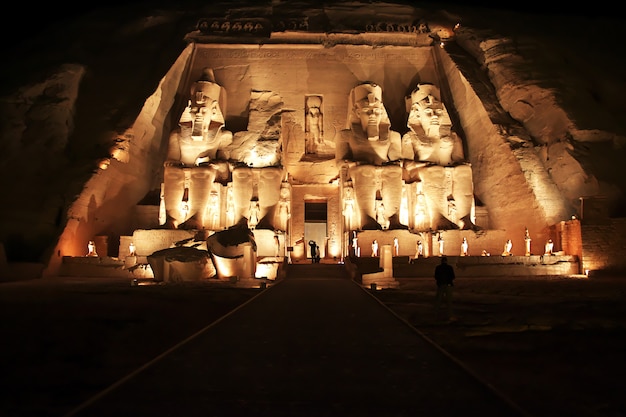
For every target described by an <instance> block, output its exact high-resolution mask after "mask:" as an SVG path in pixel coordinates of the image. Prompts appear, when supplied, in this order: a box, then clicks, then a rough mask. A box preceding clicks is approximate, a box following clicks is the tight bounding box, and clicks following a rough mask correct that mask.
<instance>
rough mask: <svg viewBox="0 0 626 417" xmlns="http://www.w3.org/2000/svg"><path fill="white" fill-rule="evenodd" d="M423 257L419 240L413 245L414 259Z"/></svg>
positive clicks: (422, 247)
mask: <svg viewBox="0 0 626 417" xmlns="http://www.w3.org/2000/svg"><path fill="white" fill-rule="evenodd" d="M423 256H424V245H423V244H422V241H421V240H418V241H417V243H416V244H415V257H414V258H415V259H418V258H421V257H423Z"/></svg>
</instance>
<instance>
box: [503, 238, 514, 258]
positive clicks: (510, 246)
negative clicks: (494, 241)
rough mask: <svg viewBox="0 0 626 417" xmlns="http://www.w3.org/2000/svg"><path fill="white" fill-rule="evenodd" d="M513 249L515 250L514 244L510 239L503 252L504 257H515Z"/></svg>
mask: <svg viewBox="0 0 626 417" xmlns="http://www.w3.org/2000/svg"><path fill="white" fill-rule="evenodd" d="M512 249H513V243H512V242H511V239H509V240H507V241H506V243H505V244H504V251H502V256H511V255H513V254H512V253H511V250H512Z"/></svg>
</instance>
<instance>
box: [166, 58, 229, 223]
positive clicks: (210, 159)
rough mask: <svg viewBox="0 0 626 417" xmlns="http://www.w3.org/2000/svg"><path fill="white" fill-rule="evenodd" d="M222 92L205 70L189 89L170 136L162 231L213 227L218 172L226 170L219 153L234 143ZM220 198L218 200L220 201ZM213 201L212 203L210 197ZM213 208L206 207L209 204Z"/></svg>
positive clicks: (208, 71)
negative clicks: (226, 121) (227, 125)
mask: <svg viewBox="0 0 626 417" xmlns="http://www.w3.org/2000/svg"><path fill="white" fill-rule="evenodd" d="M224 101H225V94H224V92H223V91H222V88H221V87H220V86H219V85H218V84H216V83H215V80H214V78H213V72H212V71H211V70H210V69H206V70H205V71H204V73H203V76H202V77H201V79H199V80H198V81H197V82H195V83H194V85H193V86H192V88H191V99H190V100H189V104H188V105H187V107H186V108H185V110H184V111H183V114H182V116H181V117H180V121H179V129H176V130H174V131H173V132H172V134H171V135H170V138H169V139H170V140H169V147H168V152H167V159H166V161H165V168H164V175H163V177H164V182H163V199H164V206H165V219H164V226H165V227H168V228H188V229H202V228H205V227H215V226H216V225H217V224H219V219H216V213H217V212H219V208H218V209H217V211H216V207H215V204H219V192H218V190H217V189H215V188H214V181H215V178H216V174H217V172H219V171H220V170H223V167H219V166H218V165H220V164H222V165H223V164H225V163H226V162H225V161H222V162H219V161H217V158H218V151H219V150H220V149H221V148H223V147H225V146H227V145H229V144H230V143H231V142H232V137H233V135H232V133H231V132H229V131H228V130H225V129H224V116H223V115H222V111H221V107H220V106H221V103H223V102H224ZM216 194H217V196H216ZM211 196H213V198H212V199H211V201H209V199H210V197H211ZM210 202H211V203H212V204H213V205H212V206H210V207H208V205H209V203H210Z"/></svg>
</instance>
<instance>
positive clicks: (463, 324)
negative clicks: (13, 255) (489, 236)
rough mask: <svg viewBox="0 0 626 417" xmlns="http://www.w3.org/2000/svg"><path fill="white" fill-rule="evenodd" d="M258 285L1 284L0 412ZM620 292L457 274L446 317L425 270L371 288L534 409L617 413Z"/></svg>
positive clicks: (178, 337)
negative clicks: (398, 281)
mask: <svg viewBox="0 0 626 417" xmlns="http://www.w3.org/2000/svg"><path fill="white" fill-rule="evenodd" d="M260 291H262V290H260V289H234V288H226V287H216V286H208V285H205V284H184V285H183V284H169V285H152V286H145V287H144V286H139V287H133V286H131V285H130V283H129V282H128V281H127V280H111V279H104V280H101V279H93V278H89V279H80V278H72V279H66V280H56V279H50V280H35V281H24V282H9V283H3V284H0V306H1V313H2V320H1V321H0V334H1V335H2V345H1V346H2V355H0V369H2V375H3V377H2V378H0V381H1V382H0V393H1V394H0V399H1V401H0V415H2V416H7V417H21V416H29V417H31V416H62V415H64V414H65V413H67V412H68V411H69V410H71V409H72V408H73V407H75V406H76V405H78V404H80V403H81V402H82V401H84V400H86V399H88V398H90V397H91V396H93V395H94V394H96V393H97V392H99V391H100V390H102V389H104V388H106V387H108V386H109V385H111V384H112V383H114V382H116V381H117V380H119V379H120V378H122V377H124V376H125V375H127V374H128V373H130V372H132V371H134V370H135V369H137V368H138V367H139V366H141V365H142V364H144V363H146V362H148V361H150V360H151V359H153V358H155V357H156V356H158V355H159V354H161V353H163V352H164V351H166V350H168V349H170V348H172V347H173V346H175V345H176V344H178V343H179V342H181V341H182V340H184V339H186V338H187V337H189V336H191V335H193V334H194V333H195V332H197V331H199V330H201V329H202V328H204V327H205V326H207V325H208V324H210V323H212V322H213V321H215V320H216V319H218V318H219V317H222V316H223V315H224V314H226V313H227V312H229V311H231V310H232V309H234V308H235V307H236V306H238V305H241V304H242V303H244V302H245V301H247V300H249V299H250V298H252V297H254V296H255V295H257V294H259V292H260ZM368 291H369V290H368ZM625 293H626V278H621V277H620V278H590V279H580V278H578V279H575V278H510V277H496V278H493V277H490V278H465V279H457V284H456V286H455V291H454V304H453V315H454V320H447V319H446V318H445V317H442V316H440V315H438V314H436V312H435V310H434V297H435V288H434V282H432V280H430V279H424V278H422V279H402V280H401V286H400V288H399V289H393V290H380V291H376V292H374V294H375V296H376V297H377V298H378V299H379V300H381V302H383V303H384V304H386V305H387V306H389V307H390V308H391V309H392V310H393V311H394V312H395V313H396V314H397V315H398V316H399V317H400V318H401V319H403V320H406V321H407V322H408V323H410V324H411V325H413V326H414V327H416V328H417V329H418V330H419V331H420V332H421V333H422V334H423V335H424V336H425V337H427V338H429V339H430V340H432V341H433V342H434V343H436V344H437V345H439V346H441V347H442V348H443V349H445V350H447V351H448V352H450V353H451V354H452V355H453V356H454V357H455V358H457V359H458V360H459V361H461V362H462V363H463V364H464V365H465V366H467V367H468V368H469V369H470V370H471V371H472V372H474V373H475V374H476V375H478V376H479V377H480V378H482V379H483V380H485V381H486V382H487V383H489V384H491V385H493V386H495V387H497V389H498V390H500V391H501V392H503V393H505V394H506V395H507V396H509V397H510V398H511V399H513V400H514V401H515V402H517V403H518V404H520V405H521V406H522V407H523V408H524V409H525V410H528V411H529V412H530V413H531V415H533V416H537V417H543V416H546V417H547V416H569V417H579V416H580V417H583V416H584V417H590V416H603V417H613V416H615V417H616V416H626V399H624V396H623V392H622V386H623V381H624V380H625V379H626V361H625V360H624V352H626V337H625V336H626V332H625V328H626V303H624V298H625V295H626V294H625ZM451 395H454V393H451Z"/></svg>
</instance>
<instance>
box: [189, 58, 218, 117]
mask: <svg viewBox="0 0 626 417" xmlns="http://www.w3.org/2000/svg"><path fill="white" fill-rule="evenodd" d="M191 105H192V107H193V108H195V109H196V111H197V112H199V113H201V114H202V120H203V125H205V126H209V125H211V124H212V123H213V124H218V125H220V126H222V125H224V123H225V122H224V115H223V114H222V110H221V109H222V108H223V107H225V105H226V94H225V93H224V91H223V89H222V87H221V86H220V85H219V84H217V83H216V82H215V77H214V75H213V70H212V69H211V68H205V69H204V71H203V72H202V76H201V77H200V78H199V79H198V81H196V82H195V83H194V84H193V86H192V87H191Z"/></svg>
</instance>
